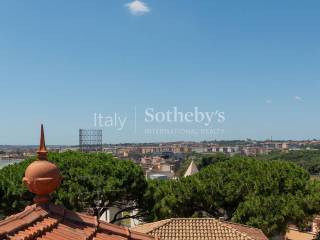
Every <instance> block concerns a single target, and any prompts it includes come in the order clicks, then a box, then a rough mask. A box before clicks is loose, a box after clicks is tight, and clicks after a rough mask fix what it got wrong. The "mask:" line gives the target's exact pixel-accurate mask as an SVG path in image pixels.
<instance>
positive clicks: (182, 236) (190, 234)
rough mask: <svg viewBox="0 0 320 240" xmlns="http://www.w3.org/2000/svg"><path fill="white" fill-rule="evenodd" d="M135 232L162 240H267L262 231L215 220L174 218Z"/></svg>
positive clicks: (139, 227)
mask: <svg viewBox="0 0 320 240" xmlns="http://www.w3.org/2000/svg"><path fill="white" fill-rule="evenodd" d="M133 230H135V231H138V232H142V233H147V234H150V235H152V236H155V237H158V238H159V239H161V240H189V239H190V240H191V239H192V240H206V239H208V240H209V239H224V240H231V239H232V240H267V239H268V238H267V237H266V236H265V235H264V234H263V233H262V231H261V230H259V229H256V228H252V227H248V226H245V225H240V224H233V223H229V222H222V221H218V220H216V219H213V218H173V219H168V220H163V221H159V222H155V223H147V224H143V225H140V226H137V227H134V228H133Z"/></svg>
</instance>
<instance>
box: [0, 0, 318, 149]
mask: <svg viewBox="0 0 320 240" xmlns="http://www.w3.org/2000/svg"><path fill="white" fill-rule="evenodd" d="M245 3H246V4H243V2H238V1H233V2H217V1H201V2H199V3H196V4H195V2H194V1H183V2H182V1H175V2H172V1H169V0H163V1H155V0H144V1H130V0H125V1H122V0H121V1H119V0H113V1H111V0H110V1H108V2H105V1H96V2H94V3H93V2H88V1H68V2H65V1H54V2H40V1H38V2H37V1H33V2H15V1H2V2H1V3H0V52H1V54H0V79H1V80H0V88H1V89H2V91H1V101H0V109H1V110H2V113H3V114H2V117H1V119H0V123H1V124H0V133H1V138H0V145H4V144H9V145H20V144H22V145H28V144H34V145H36V144H37V140H38V136H37V129H38V126H39V124H40V123H44V124H45V126H46V127H47V129H48V131H47V135H48V141H49V142H48V143H49V145H76V144H77V142H78V129H79V128H94V127H97V126H94V114H96V113H101V114H102V115H103V116H113V114H115V113H117V114H118V115H119V116H121V117H127V123H128V128H127V129H125V130H122V131H119V130H116V129H114V128H110V127H102V128H103V131H104V132H103V136H104V139H103V142H104V143H120V142H133V143H134V142H163V141H167V142H170V141H176V140H177V141H183V140H185V141H186V140H190V141H201V140H214V139H218V140H224V139H246V138H252V139H259V140H263V139H267V138H270V137H271V136H272V137H273V138H274V139H297V140H301V139H313V138H316V139H318V138H319V135H320V129H319V128H318V127H317V126H318V122H319V119H320V113H319V112H318V111H317V109H318V103H319V100H320V99H319V95H318V92H319V90H320V80H319V78H320V70H319V68H318V63H319V57H320V51H319V50H320V47H319V44H318V43H319V40H320V33H319V32H318V31H316V29H317V27H318V26H317V25H318V24H317V23H318V22H319V21H320V16H319V14H318V11H317V9H319V7H320V3H319V2H317V1H308V2H304V3H302V2H301V1H290V3H285V2H278V1H262V2H256V1H245ZM174 107H177V108H178V109H180V110H181V111H182V112H184V113H187V112H192V111H193V112H194V109H195V107H198V108H199V109H200V111H203V112H209V113H211V112H215V111H219V112H223V113H224V114H225V121H224V122H223V124H221V125H219V124H216V125H213V128H221V129H223V130H224V132H223V134H214V135H200V136H197V135H188V134H187V135H182V136H180V135H176V134H173V135H159V134H151V135H148V134H145V133H144V129H145V128H146V127H151V128H159V127H160V128H170V129H171V128H172V127H173V128H178V129H193V128H195V129H198V128H199V125H198V124H197V123H195V122H193V123H188V122H186V121H184V122H179V123H176V124H171V123H168V122H165V123H161V125H159V124H158V123H152V124H150V125H147V126H146V124H145V121H144V119H145V110H146V109H148V108H153V109H154V110H155V111H158V112H166V111H168V110H172V109H173V108H174ZM188 119H189V118H188Z"/></svg>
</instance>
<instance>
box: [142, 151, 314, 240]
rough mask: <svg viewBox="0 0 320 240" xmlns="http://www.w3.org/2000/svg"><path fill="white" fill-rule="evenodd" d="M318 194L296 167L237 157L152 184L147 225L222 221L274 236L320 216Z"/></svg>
mask: <svg viewBox="0 0 320 240" xmlns="http://www.w3.org/2000/svg"><path fill="white" fill-rule="evenodd" d="M319 189H320V188H319V183H318V182H313V181H310V180H309V174H308V173H307V172H306V171H305V170H303V169H302V168H300V167H298V166H296V165H294V164H291V163H288V162H284V161H259V160H255V159H251V158H242V157H233V158H231V159H230V160H228V161H222V162H218V163H216V164H213V165H210V166H208V167H206V168H204V169H203V170H202V171H200V172H199V173H198V174H196V175H193V176H191V177H187V178H181V179H179V180H178V181H152V182H151V183H150V184H149V188H148V190H147V192H146V195H145V200H146V201H147V203H146V205H145V206H148V208H149V209H150V214H149V216H148V217H149V219H148V220H159V219H164V218H168V217H192V216H210V217H219V216H224V217H226V218H227V219H229V220H232V221H235V222H239V223H243V224H248V225H251V226H255V227H258V228H260V229H262V230H263V231H264V232H265V233H266V234H268V235H273V234H277V233H281V232H283V231H284V230H285V228H286V226H287V224H288V223H289V222H293V223H296V224H300V225H302V224H303V223H305V221H306V220H308V217H310V216H311V215H312V214H314V213H315V212H317V211H319V206H320V195H319V193H318V192H319ZM148 204H149V205H148Z"/></svg>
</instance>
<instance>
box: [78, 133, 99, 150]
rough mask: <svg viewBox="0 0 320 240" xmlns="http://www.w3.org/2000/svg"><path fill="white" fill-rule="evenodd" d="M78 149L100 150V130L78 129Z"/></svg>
mask: <svg viewBox="0 0 320 240" xmlns="http://www.w3.org/2000/svg"><path fill="white" fill-rule="evenodd" d="M79 150H80V151H81V152H101V151H102V130H101V129H79Z"/></svg>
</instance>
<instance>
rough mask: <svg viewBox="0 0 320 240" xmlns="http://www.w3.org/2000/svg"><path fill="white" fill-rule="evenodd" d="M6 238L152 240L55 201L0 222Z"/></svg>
mask: <svg viewBox="0 0 320 240" xmlns="http://www.w3.org/2000/svg"><path fill="white" fill-rule="evenodd" d="M0 239H6V240H34V239H37V240H75V239H83V240H120V239H121V240H151V239H155V238H154V237H152V236H149V235H147V234H144V233H139V232H135V231H132V230H130V229H128V228H126V227H121V226H117V225H114V224H109V223H106V222H103V221H99V220H97V218H96V217H93V216H89V215H86V214H81V213H75V212H72V211H69V210H67V209H65V208H64V207H62V206H57V205H54V204H50V203H47V204H34V205H31V206H28V207H27V208H26V209H25V210H24V211H23V212H20V213H18V214H16V215H12V216H10V217H8V218H6V219H5V220H3V221H0Z"/></svg>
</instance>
